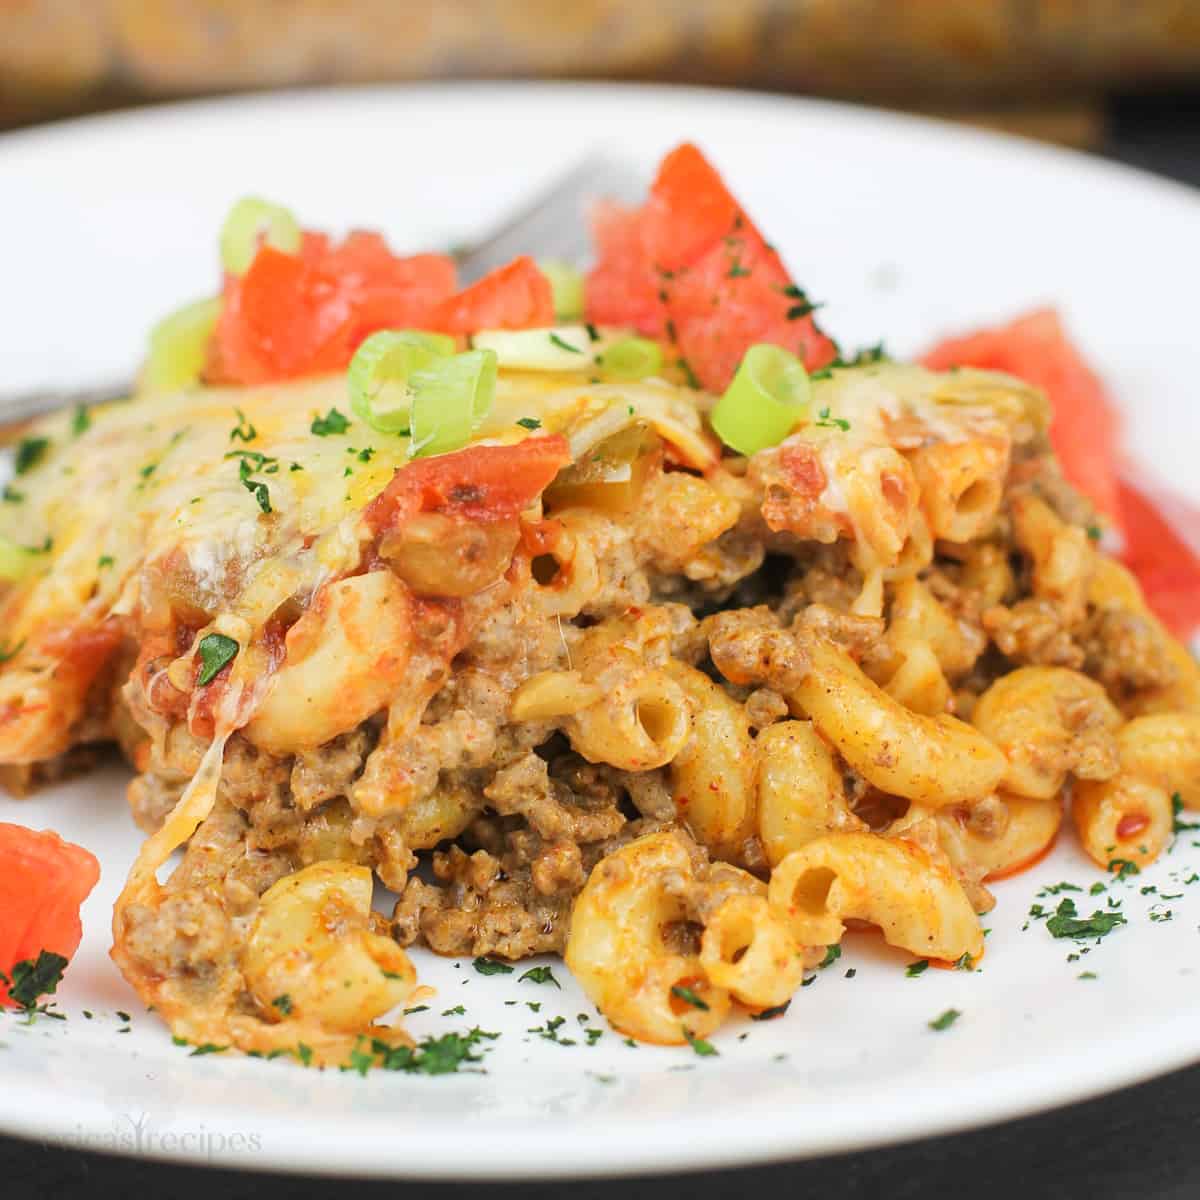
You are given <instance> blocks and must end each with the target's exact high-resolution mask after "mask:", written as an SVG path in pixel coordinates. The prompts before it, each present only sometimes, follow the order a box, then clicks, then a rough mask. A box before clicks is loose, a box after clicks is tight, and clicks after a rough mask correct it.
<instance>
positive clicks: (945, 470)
mask: <svg viewBox="0 0 1200 1200" xmlns="http://www.w3.org/2000/svg"><path fill="white" fill-rule="evenodd" d="M1008 457H1009V442H1008V439H1007V438H1003V437H999V436H996V437H989V438H976V439H973V440H971V441H963V442H938V443H935V444H934V445H932V446H923V447H921V448H920V449H918V450H914V451H913V452H912V453H911V454H910V455H909V461H910V462H911V463H912V469H913V473H914V474H915V475H916V477H917V483H918V484H920V488H921V501H922V504H923V505H924V508H925V515H926V517H927V518H928V521H929V528H930V530H931V531H932V533H933V536H934V537H935V538H945V539H946V540H947V541H951V542H969V541H972V540H973V539H975V538H977V537H979V536H980V535H981V534H983V533H986V532H987V530H988V528H989V526H990V525H991V524H992V522H993V520H994V519H995V517H996V512H997V510H998V509H999V507H1000V501H1001V499H1002V498H1003V495H1004V478H1005V476H1006V475H1007V473H1008Z"/></svg>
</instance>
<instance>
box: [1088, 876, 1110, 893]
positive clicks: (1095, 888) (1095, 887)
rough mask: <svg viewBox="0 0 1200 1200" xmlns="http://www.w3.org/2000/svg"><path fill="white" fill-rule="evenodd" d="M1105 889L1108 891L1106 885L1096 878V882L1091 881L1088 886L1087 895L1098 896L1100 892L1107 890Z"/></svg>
mask: <svg viewBox="0 0 1200 1200" xmlns="http://www.w3.org/2000/svg"><path fill="white" fill-rule="evenodd" d="M1107 891H1108V887H1107V886H1106V885H1105V884H1103V883H1101V882H1100V881H1099V880H1096V882H1095V883H1093V884H1092V886H1091V887H1090V888H1088V895H1089V896H1099V895H1100V893H1101V892H1107Z"/></svg>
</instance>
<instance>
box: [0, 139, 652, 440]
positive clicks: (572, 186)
mask: <svg viewBox="0 0 1200 1200" xmlns="http://www.w3.org/2000/svg"><path fill="white" fill-rule="evenodd" d="M644 186H645V183H644V180H643V178H642V177H641V176H640V175H639V174H638V172H637V171H635V170H633V169H632V168H631V167H630V166H629V164H628V163H624V162H621V161H618V160H616V159H613V158H609V157H607V156H605V155H602V154H593V155H591V156H589V157H588V158H585V159H584V160H583V161H581V162H580V163H579V164H578V165H576V166H575V167H572V168H571V170H569V171H568V172H567V173H566V174H565V175H561V176H560V177H559V178H558V179H556V180H555V181H554V182H553V183H551V184H550V185H549V186H548V187H547V188H545V189H544V190H542V191H541V192H538V193H537V194H535V195H534V196H532V197H531V198H530V199H529V200H528V201H526V203H525V204H524V205H522V206H521V207H520V208H518V209H517V210H516V211H515V212H512V213H509V214H508V215H507V216H506V217H505V218H504V219H503V220H502V221H501V222H500V223H499V224H497V225H495V226H494V227H493V228H492V229H491V230H489V231H488V232H487V233H486V234H485V235H484V236H483V237H481V238H479V239H478V240H477V241H474V242H471V243H468V244H467V245H464V246H458V247H456V248H455V249H454V250H453V251H451V253H452V255H453V257H454V260H455V262H456V263H457V264H458V269H459V274H460V276H461V278H462V279H463V281H464V282H466V283H472V282H474V281H475V280H476V279H480V278H482V277H483V276H484V275H486V274H487V273H488V272H489V271H493V270H495V269H496V268H497V267H501V266H503V265H504V264H505V263H506V262H509V261H510V260H512V259H513V258H515V257H516V256H517V255H518V254H534V255H536V256H537V257H538V258H556V259H561V260H563V261H565V262H570V263H579V262H582V260H583V259H584V257H585V255H586V254H587V250H588V229H587V220H586V211H585V209H586V205H587V204H588V202H589V201H593V200H597V199H600V198H602V197H603V198H611V199H614V200H621V201H624V202H625V203H630V204H632V203H633V202H635V201H636V200H637V199H638V198H639V196H640V195H641V193H642V191H643V190H644ZM132 386H133V384H132V380H128V379H125V380H113V381H110V382H108V383H100V384H93V385H90V386H87V387H53V386H47V387H43V388H37V389H35V390H33V391H28V392H17V393H15V394H11V395H0V444H3V442H4V441H5V440H7V439H9V438H11V436H12V435H13V434H14V433H16V432H18V431H19V428H20V426H22V425H24V424H25V423H26V422H28V421H31V420H32V419H33V418H34V417H40V416H42V415H44V414H45V413H49V412H55V411H57V410H58V409H62V408H68V407H74V406H75V405H78V404H87V405H91V404H102V403H104V402H105V401H108V400H118V399H120V398H121V397H122V396H127V395H129V392H130V390H131V389H132Z"/></svg>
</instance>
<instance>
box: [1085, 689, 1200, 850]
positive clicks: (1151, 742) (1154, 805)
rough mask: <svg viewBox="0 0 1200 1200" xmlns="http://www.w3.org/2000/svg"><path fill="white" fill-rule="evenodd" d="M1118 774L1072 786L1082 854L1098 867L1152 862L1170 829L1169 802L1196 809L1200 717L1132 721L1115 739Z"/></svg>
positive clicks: (1163, 716) (1199, 783)
mask: <svg viewBox="0 0 1200 1200" xmlns="http://www.w3.org/2000/svg"><path fill="white" fill-rule="evenodd" d="M1117 749H1118V753H1119V755H1120V762H1121V767H1120V771H1119V772H1118V773H1117V774H1116V775H1115V776H1113V777H1112V778H1110V779H1106V780H1100V781H1090V780H1081V781H1080V782H1079V783H1077V784H1076V785H1075V794H1074V797H1073V800H1072V816H1073V817H1074V820H1075V827H1076V828H1077V829H1078V831H1079V837H1080V840H1081V841H1082V842H1083V846H1084V849H1085V850H1086V851H1087V852H1088V854H1089V855H1090V856H1091V858H1092V859H1093V860H1094V861H1095V862H1097V863H1099V864H1100V865H1101V866H1108V865H1109V864H1110V863H1111V862H1112V861H1113V860H1114V859H1116V860H1124V861H1129V862H1134V863H1137V864H1139V865H1142V864H1144V863H1148V862H1153V861H1154V859H1155V858H1157V857H1158V855H1159V854H1160V853H1161V852H1162V850H1163V847H1164V846H1166V844H1167V842H1168V841H1169V840H1170V837H1171V832H1172V830H1173V828H1174V823H1175V822H1174V816H1175V814H1174V805H1173V803H1172V798H1173V797H1175V796H1178V797H1179V801H1180V804H1181V805H1182V806H1183V807H1184V808H1196V807H1200V716H1197V715H1195V714H1192V713H1154V714H1150V715H1147V716H1144V717H1135V718H1134V719H1133V720H1132V721H1130V722H1129V723H1128V724H1127V725H1125V726H1124V727H1123V728H1122V729H1121V731H1120V733H1119V734H1118V735H1117Z"/></svg>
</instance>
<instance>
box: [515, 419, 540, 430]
mask: <svg viewBox="0 0 1200 1200" xmlns="http://www.w3.org/2000/svg"><path fill="white" fill-rule="evenodd" d="M517 424H518V425H520V426H521V428H522V429H541V427H542V423H541V421H539V420H538V419H537V417H518V418H517Z"/></svg>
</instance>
